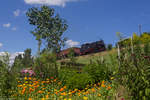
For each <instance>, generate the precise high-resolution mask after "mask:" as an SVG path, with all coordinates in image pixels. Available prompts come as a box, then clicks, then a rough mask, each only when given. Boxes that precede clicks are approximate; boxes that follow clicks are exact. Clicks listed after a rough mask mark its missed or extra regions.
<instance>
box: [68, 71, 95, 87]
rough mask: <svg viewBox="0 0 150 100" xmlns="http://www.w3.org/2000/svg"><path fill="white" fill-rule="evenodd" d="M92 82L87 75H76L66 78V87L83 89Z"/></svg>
mask: <svg viewBox="0 0 150 100" xmlns="http://www.w3.org/2000/svg"><path fill="white" fill-rule="evenodd" d="M92 82H93V79H92V77H91V76H90V75H89V74H88V73H81V74H79V73H76V74H74V75H73V76H72V77H70V78H68V80H67V81H66V85H67V87H68V88H71V89H84V88H85V87H86V85H88V84H91V83H92Z"/></svg>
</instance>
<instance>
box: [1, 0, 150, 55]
mask: <svg viewBox="0 0 150 100" xmlns="http://www.w3.org/2000/svg"><path fill="white" fill-rule="evenodd" d="M42 1H43V2H42ZM42 4H47V5H49V6H50V7H52V8H54V9H55V11H56V13H59V15H60V16H61V17H62V18H64V19H66V20H67V23H68V25H69V27H68V30H67V31H66V32H65V33H64V36H66V37H68V39H69V41H68V42H67V43H68V45H67V46H75V45H77V44H78V46H80V45H81V44H83V43H85V42H94V41H97V40H99V39H103V40H104V42H105V43H106V44H108V43H112V44H115V42H117V36H116V32H121V33H124V35H125V36H131V34H132V33H133V32H138V25H139V24H142V31H143V32H146V31H147V32H149V31H150V10H149V9H150V6H149V5H150V1H149V0H2V1H1V3H0V12H1V14H0V52H2V51H8V52H10V53H15V52H22V51H24V50H25V49H26V48H31V49H32V51H33V54H36V52H37V41H36V40H35V38H34V37H33V36H32V34H31V33H30V31H31V30H32V29H33V28H32V26H31V25H29V23H28V20H27V17H26V15H25V12H26V11H27V10H28V8H31V7H39V6H40V5H42Z"/></svg>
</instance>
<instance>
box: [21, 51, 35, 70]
mask: <svg viewBox="0 0 150 100" xmlns="http://www.w3.org/2000/svg"><path fill="white" fill-rule="evenodd" d="M22 64H23V67H31V66H32V64H33V57H32V55H31V49H26V50H25V51H24V55H23V58H22Z"/></svg>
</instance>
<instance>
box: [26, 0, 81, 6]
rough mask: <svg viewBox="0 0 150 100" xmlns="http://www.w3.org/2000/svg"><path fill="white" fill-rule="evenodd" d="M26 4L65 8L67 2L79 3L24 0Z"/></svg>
mask: <svg viewBox="0 0 150 100" xmlns="http://www.w3.org/2000/svg"><path fill="white" fill-rule="evenodd" d="M24 1H25V3H27V4H42V5H43V4H44V5H53V6H63V7H64V6H65V5H66V3H67V2H73V1H79V0H24Z"/></svg>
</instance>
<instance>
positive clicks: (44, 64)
mask: <svg viewBox="0 0 150 100" xmlns="http://www.w3.org/2000/svg"><path fill="white" fill-rule="evenodd" d="M34 69H35V71H36V75H37V76H39V77H42V78H48V77H50V76H56V77H57V76H58V65H57V63H56V55H55V54H54V53H50V52H44V53H43V54H41V55H40V56H39V57H37V58H36V59H35V64H34Z"/></svg>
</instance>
